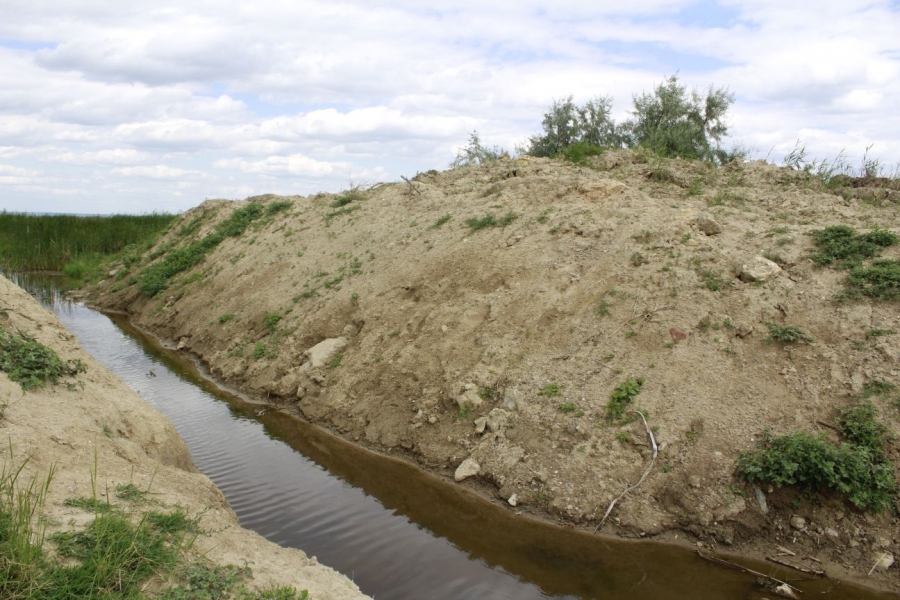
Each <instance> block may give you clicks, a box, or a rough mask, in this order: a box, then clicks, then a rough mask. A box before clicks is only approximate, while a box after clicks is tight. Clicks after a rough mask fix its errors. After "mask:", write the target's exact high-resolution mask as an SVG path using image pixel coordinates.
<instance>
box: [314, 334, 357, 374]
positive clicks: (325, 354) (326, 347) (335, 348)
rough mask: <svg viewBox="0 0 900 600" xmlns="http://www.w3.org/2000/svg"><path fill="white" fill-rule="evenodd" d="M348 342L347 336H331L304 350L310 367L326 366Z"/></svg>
mask: <svg viewBox="0 0 900 600" xmlns="http://www.w3.org/2000/svg"><path fill="white" fill-rule="evenodd" d="M347 343H348V342H347V338H345V337H337V338H329V339H327V340H322V341H321V342H319V343H318V344H316V345H315V346H313V347H312V348H310V349H309V350H307V351H306V352H304V353H303V355H304V356H305V357H306V359H307V361H308V363H309V366H310V367H312V368H318V367H324V366H325V365H327V364H328V363H330V362H331V361H332V360H333V359H334V357H335V356H337V355H338V354H339V353H340V352H342V351H343V350H344V348H346V347H347Z"/></svg>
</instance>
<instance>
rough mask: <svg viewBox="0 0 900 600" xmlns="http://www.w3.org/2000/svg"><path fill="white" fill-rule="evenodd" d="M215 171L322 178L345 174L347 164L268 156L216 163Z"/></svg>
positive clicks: (302, 157)
mask: <svg viewBox="0 0 900 600" xmlns="http://www.w3.org/2000/svg"><path fill="white" fill-rule="evenodd" d="M213 166H214V167H215V168H217V169H237V170H239V171H243V172H244V173H254V174H263V175H311V176H315V177H322V176H325V175H333V174H335V173H337V172H346V170H347V168H348V167H349V165H348V164H346V163H343V164H338V163H328V162H323V161H319V160H315V159H313V158H309V157H308V156H303V155H302V154H292V155H290V156H270V157H268V158H266V159H264V160H256V161H248V160H242V159H239V158H233V159H225V160H219V161H216V162H215V163H214V164H213Z"/></svg>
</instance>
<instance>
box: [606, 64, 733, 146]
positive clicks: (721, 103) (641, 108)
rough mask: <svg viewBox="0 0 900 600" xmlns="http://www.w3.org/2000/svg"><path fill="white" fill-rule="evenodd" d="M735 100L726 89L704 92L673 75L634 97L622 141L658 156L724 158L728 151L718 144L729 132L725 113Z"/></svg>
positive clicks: (624, 125)
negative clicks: (651, 91) (680, 82)
mask: <svg viewBox="0 0 900 600" xmlns="http://www.w3.org/2000/svg"><path fill="white" fill-rule="evenodd" d="M733 102H734V95H733V94H730V93H729V92H728V90H727V89H725V88H719V89H713V88H712V87H711V86H710V88H709V91H708V92H707V94H706V96H705V97H704V96H701V94H700V93H699V92H698V91H697V90H696V89H693V90H691V91H690V93H688V91H687V88H686V87H685V86H683V85H679V83H678V76H677V75H672V76H671V77H669V78H668V79H667V80H666V81H665V82H664V83H662V84H660V85H658V86H657V87H656V89H655V90H654V91H653V94H648V93H646V92H644V93H642V94H641V95H640V96H635V97H634V112H633V113H632V114H633V115H634V116H633V118H632V119H631V120H629V121H627V122H626V123H624V124H623V134H624V137H625V144H626V145H627V146H629V147H635V146H645V147H647V148H649V149H651V150H653V152H655V153H656V154H659V155H660V156H665V157H670V158H674V157H676V156H680V157H683V158H694V159H701V160H708V161H713V162H720V163H721V162H727V160H728V159H729V158H730V156H731V155H730V154H729V153H728V152H726V151H725V150H723V149H722V148H721V147H720V146H719V142H720V141H721V140H722V138H723V137H725V135H727V133H728V126H727V125H725V123H724V118H725V113H726V112H727V111H728V107H729V106H731V104H732V103H733Z"/></svg>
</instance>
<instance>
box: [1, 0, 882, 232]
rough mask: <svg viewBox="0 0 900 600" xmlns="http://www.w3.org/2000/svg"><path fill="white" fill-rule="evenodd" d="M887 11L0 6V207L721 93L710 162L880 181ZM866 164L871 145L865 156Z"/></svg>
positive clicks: (284, 173) (74, 208)
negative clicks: (729, 97) (831, 162)
mask: <svg viewBox="0 0 900 600" xmlns="http://www.w3.org/2000/svg"><path fill="white" fill-rule="evenodd" d="M898 32H900V0H879V1H871V2H865V1H854V0H819V1H818V2H815V3H812V2H810V3H805V2H802V3H801V2H785V1H784V0H725V1H721V2H695V1H690V0H632V1H631V2H620V1H616V2H611V1H606V0H594V1H593V2H587V1H580V2H567V1H564V0H557V1H555V2H547V1H542V0H516V1H515V2H513V1H508V0H491V1H484V0H481V1H474V0H462V1H457V2H453V1H449V0H444V1H441V2H434V1H433V0H415V1H399V0H397V1H387V2H378V3H372V2H363V1H340V0H323V1H317V0H293V1H288V0H284V1H277V0H265V1H263V0H257V1H256V2H245V1H233V0H215V1H213V0H180V1H179V2H177V3H176V2H168V1H166V0H153V1H147V0H133V1H129V2H111V1H109V0H0V210H8V211H26V212H67V213H81V214H107V213H134V214H141V213H150V212H172V213H175V212H181V211H184V210H187V209H188V208H191V207H193V206H196V205H198V204H200V203H201V202H203V201H204V200H205V199H207V198H230V199H241V198H245V197H247V196H251V195H256V194H263V193H277V194H301V195H308V194H313V193H316V192H319V191H326V192H338V191H341V190H345V189H348V188H349V187H351V186H356V185H363V186H365V185H370V184H374V183H376V182H381V181H398V180H400V177H401V176H407V177H411V176H414V175H415V174H416V173H417V172H421V171H427V170H429V169H445V168H447V167H448V166H449V164H450V162H452V161H453V159H454V157H455V156H456V152H457V150H458V149H459V148H460V147H462V146H464V145H465V144H466V142H467V141H468V138H469V134H470V133H471V132H473V131H476V130H477V131H478V132H479V135H480V137H481V139H482V142H483V143H484V144H486V145H488V146H494V145H496V146H500V147H502V148H505V149H508V150H510V151H511V152H512V151H514V149H515V148H516V147H517V146H520V145H522V144H523V143H525V142H526V140H527V139H528V137H529V136H530V135H534V134H536V133H539V132H540V125H541V118H542V116H543V113H544V112H546V111H547V109H548V108H549V106H550V105H551V103H552V102H553V101H554V100H555V99H562V98H565V97H567V96H569V95H572V96H573V97H574V100H575V102H576V103H583V102H586V101H587V100H590V99H592V98H595V97H597V96H609V97H611V98H612V101H613V114H614V116H615V117H616V119H617V120H624V119H626V118H628V117H629V111H630V110H631V109H632V108H633V104H632V99H633V95H634V94H638V93H641V92H643V91H652V89H653V88H654V86H656V85H658V84H660V83H662V82H663V81H664V80H665V79H666V78H667V77H669V76H670V75H673V74H676V73H677V74H678V77H679V79H680V81H681V82H682V83H684V84H686V85H688V86H690V87H697V88H698V89H700V90H701V91H705V90H707V89H709V86H710V85H713V86H715V87H716V88H718V87H727V88H728V90H730V92H732V93H733V94H734V96H735V103H734V104H733V105H732V106H731V108H730V110H729V111H728V117H727V122H728V125H729V137H728V138H727V139H726V145H730V144H732V143H739V144H741V145H743V146H744V147H748V148H750V149H751V150H752V152H751V154H752V158H756V159H766V160H768V161H769V162H775V163H778V164H780V163H781V161H782V160H783V157H784V155H786V154H788V153H789V152H790V151H791V150H792V149H793V148H794V146H795V144H796V143H797V141H798V140H800V142H801V144H802V145H805V147H806V150H807V152H808V154H809V156H810V157H811V158H818V159H834V158H835V157H836V156H837V155H838V154H839V153H841V152H843V153H844V156H845V157H846V158H847V160H848V161H849V162H850V163H851V164H853V165H858V164H861V162H862V160H863V156H864V155H865V153H866V151H867V148H869V150H868V156H869V158H872V157H876V158H878V159H879V160H880V161H881V162H882V164H884V166H885V168H886V169H887V171H888V172H891V171H893V170H894V169H896V168H897V167H898V165H900V110H898V109H900V35H898ZM870 146H871V148H870Z"/></svg>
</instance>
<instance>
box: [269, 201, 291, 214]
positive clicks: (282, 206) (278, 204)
mask: <svg viewBox="0 0 900 600" xmlns="http://www.w3.org/2000/svg"><path fill="white" fill-rule="evenodd" d="M293 205H294V204H293V203H292V202H291V201H290V200H276V201H275V202H270V203H269V204H267V205H266V214H267V215H275V214H278V213H280V212H284V211H286V210H287V209H289V208H290V207H291V206H293Z"/></svg>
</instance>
